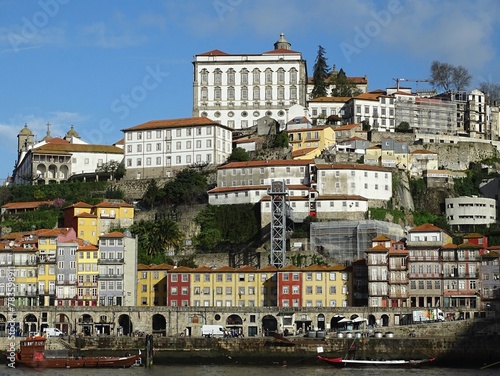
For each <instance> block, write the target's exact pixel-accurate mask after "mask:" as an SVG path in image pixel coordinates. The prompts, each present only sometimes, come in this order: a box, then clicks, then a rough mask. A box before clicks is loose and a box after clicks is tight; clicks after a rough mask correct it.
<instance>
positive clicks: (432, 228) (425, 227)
mask: <svg viewBox="0 0 500 376" xmlns="http://www.w3.org/2000/svg"><path fill="white" fill-rule="evenodd" d="M419 231H443V230H442V229H441V228H439V227H437V226H434V225H433V224H430V223H425V224H423V225H420V226H417V227H414V228H412V229H411V230H410V232H419Z"/></svg>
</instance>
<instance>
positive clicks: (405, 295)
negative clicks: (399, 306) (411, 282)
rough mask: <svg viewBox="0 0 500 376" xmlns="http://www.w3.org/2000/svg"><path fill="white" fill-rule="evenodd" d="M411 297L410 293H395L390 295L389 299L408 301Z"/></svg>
mask: <svg viewBox="0 0 500 376" xmlns="http://www.w3.org/2000/svg"><path fill="white" fill-rule="evenodd" d="M409 297H410V293H409V292H394V293H389V299H408V298H409Z"/></svg>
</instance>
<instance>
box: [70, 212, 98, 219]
mask: <svg viewBox="0 0 500 376" xmlns="http://www.w3.org/2000/svg"><path fill="white" fill-rule="evenodd" d="M75 217H76V218H97V215H95V214H91V213H80V214H76V215H75Z"/></svg>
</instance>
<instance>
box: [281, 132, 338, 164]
mask: <svg viewBox="0 0 500 376" xmlns="http://www.w3.org/2000/svg"><path fill="white" fill-rule="evenodd" d="M287 133H288V141H289V143H290V145H291V146H292V156H293V159H313V158H316V157H318V156H319V155H320V154H321V151H322V150H324V149H328V148H330V147H332V146H334V145H335V131H334V129H333V127H331V126H321V127H313V128H302V129H293V130H289V131H287Z"/></svg>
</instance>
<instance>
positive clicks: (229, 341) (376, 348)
mask: <svg viewBox="0 0 500 376" xmlns="http://www.w3.org/2000/svg"><path fill="white" fill-rule="evenodd" d="M3 340H5V339H3ZM289 340H290V341H291V343H287V342H283V341H280V340H278V339H275V338H273V337H259V338H199V337H198V338H189V337H184V338H180V337H155V338H154V342H153V344H154V355H153V364H157V365H160V364H248V365H252V364H253V365H257V364H258V365H272V364H280V365H285V364H286V365H289V366H291V365H294V364H295V365H313V364H319V363H321V362H320V361H318V360H317V359H316V355H317V354H318V350H319V349H320V350H322V352H321V355H323V356H330V357H337V356H344V357H345V356H346V355H347V354H349V355H350V356H354V357H356V358H358V359H424V358H434V357H435V358H436V361H435V364H436V365H437V366H442V367H467V368H479V367H481V366H483V365H488V364H493V363H495V362H497V361H500V347H499V346H498V340H499V336H498V334H489V335H477V336H470V337H465V336H460V337H454V336H432V337H418V338H408V337H406V338H398V337H394V338H386V337H383V338H375V337H363V338H354V339H346V338H343V339H340V338H335V337H326V338H305V337H291V338H289ZM65 341H66V345H65V346H63V347H62V348H64V349H66V350H68V351H69V352H70V353H73V354H78V355H83V356H93V355H124V354H125V353H135V352H136V351H139V350H142V351H144V352H145V348H146V346H145V338H144V337H116V336H115V337H101V338H96V337H85V338H78V337H76V338H75V337H70V338H67V339H66V338H65V339H59V338H58V339H56V338H50V339H49V341H48V342H49V348H50V347H51V342H52V348H54V346H53V345H54V343H56V344H57V343H58V344H61V343H62V342H65ZM2 348H4V349H5V346H3V345H2ZM17 348H18V347H17ZM143 354H144V353H143ZM325 366H327V365H325Z"/></svg>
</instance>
